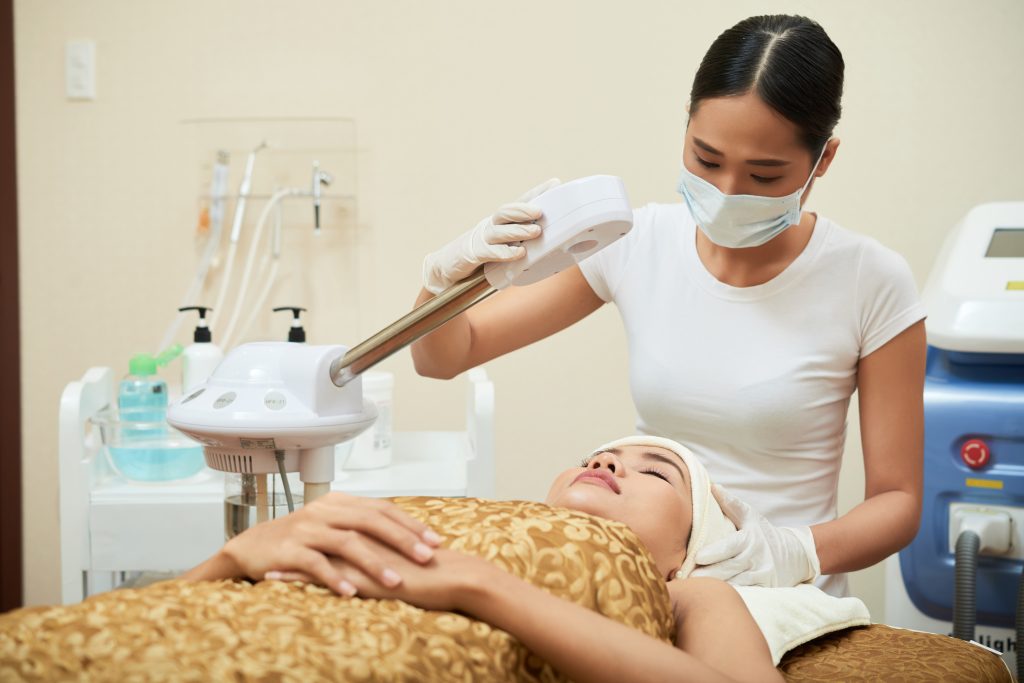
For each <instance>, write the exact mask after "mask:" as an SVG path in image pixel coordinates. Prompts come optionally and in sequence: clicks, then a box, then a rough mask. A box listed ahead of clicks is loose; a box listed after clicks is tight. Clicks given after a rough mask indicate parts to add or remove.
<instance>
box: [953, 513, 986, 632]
mask: <svg viewBox="0 0 1024 683" xmlns="http://www.w3.org/2000/svg"><path fill="white" fill-rule="evenodd" d="M980 547H981V539H980V538H979V537H978V534H976V533H974V532H973V531H961V532H960V535H959V536H957V537H956V565H955V572H956V578H955V581H956V589H955V591H954V592H953V636H954V637H956V638H959V639H960V640H974V625H975V621H976V619H977V617H978V614H977V612H978V609H977V594H976V591H975V588H976V585H975V584H976V582H977V579H978V549H979V548H980Z"/></svg>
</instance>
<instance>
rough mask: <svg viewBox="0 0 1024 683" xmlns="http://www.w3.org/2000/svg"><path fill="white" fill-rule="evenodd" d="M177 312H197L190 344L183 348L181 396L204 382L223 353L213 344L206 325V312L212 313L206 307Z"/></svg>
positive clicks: (189, 307)
mask: <svg viewBox="0 0 1024 683" xmlns="http://www.w3.org/2000/svg"><path fill="white" fill-rule="evenodd" d="M178 310H179V311H182V312H184V311H197V312H198V313H199V323H198V324H197V325H196V329H195V332H193V334H192V343H191V344H189V345H188V346H187V347H185V351H184V353H183V354H182V359H181V360H182V365H181V391H182V393H183V394H188V393H190V392H192V391H193V390H194V389H195V388H196V387H197V386H199V385H200V384H202V383H203V382H205V381H206V380H207V379H208V378H209V377H210V375H212V374H213V371H214V370H216V369H217V366H218V365H220V362H221V361H222V360H224V352H223V351H221V349H220V347H219V346H217V345H216V344H214V343H213V335H211V334H210V328H209V327H208V326H207V323H206V312H207V311H212V310H213V309H212V308H209V307H208V306H183V307H182V308H179V309H178Z"/></svg>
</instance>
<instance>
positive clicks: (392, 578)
mask: <svg viewBox="0 0 1024 683" xmlns="http://www.w3.org/2000/svg"><path fill="white" fill-rule="evenodd" d="M311 546H312V547H314V548H316V549H317V550H319V551H320V552H321V553H323V555H331V556H334V557H337V558H339V559H341V560H343V561H344V562H346V563H348V564H350V565H352V566H353V567H355V568H356V569H358V570H359V571H361V572H362V573H363V574H366V576H368V577H370V578H371V579H373V580H374V581H376V582H377V583H379V584H381V585H382V586H386V587H387V588H394V587H395V586H397V585H398V584H400V583H402V577H401V576H399V575H398V572H396V571H395V570H394V569H393V568H392V567H390V566H388V564H387V563H386V562H385V561H384V557H385V555H384V553H383V552H382V550H383V548H382V547H381V546H376V547H374V545H371V542H370V540H369V539H368V538H366V537H364V536H362V534H360V532H358V531H348V530H340V529H323V530H322V532H321V533H320V534H318V536H317V537H316V538H314V539H311ZM323 555H321V557H323ZM324 561H325V562H327V560H326V559H325V560H324ZM339 578H340V577H339ZM328 585H333V584H328Z"/></svg>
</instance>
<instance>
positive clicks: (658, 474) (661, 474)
mask: <svg viewBox="0 0 1024 683" xmlns="http://www.w3.org/2000/svg"><path fill="white" fill-rule="evenodd" d="M640 471H641V472H642V473H643V474H650V475H653V476H655V477H658V478H659V479H664V480H665V481H668V475H666V474H665V473H664V472H662V471H661V470H656V469H654V468H647V469H643V470H640Z"/></svg>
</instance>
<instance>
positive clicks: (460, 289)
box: [331, 268, 498, 387]
mask: <svg viewBox="0 0 1024 683" xmlns="http://www.w3.org/2000/svg"><path fill="white" fill-rule="evenodd" d="M496 291H498V290H497V289H495V288H494V286H493V285H491V283H489V282H488V281H487V277H486V276H485V275H484V271H483V268H480V269H478V270H477V271H476V272H475V273H474V274H473V275H471V276H470V277H468V278H466V279H465V280H462V281H461V282H457V283H455V284H454V285H452V286H451V287H449V288H448V289H446V290H444V291H443V292H441V293H440V294H438V295H437V296H436V297H434V298H433V299H430V300H429V301H425V302H423V303H422V304H420V305H419V306H417V307H416V308H415V309H413V310H412V311H410V312H409V313H407V314H405V315H404V316H402V317H401V318H399V319H398V320H396V321H395V322H393V323H391V324H390V325H388V326H387V327H385V328H384V329H383V330H381V331H380V332H378V333H377V334H375V335H373V336H372V337H370V338H369V339H367V340H366V341H364V342H362V343H360V344H357V345H356V346H354V347H352V348H351V349H349V351H348V353H346V354H345V355H344V356H342V357H340V358H337V359H335V361H334V362H333V363H331V381H333V382H334V384H335V385H337V386H339V387H343V386H345V385H346V384H348V383H349V382H350V381H352V380H353V379H355V378H356V377H357V376H358V375H361V374H362V373H364V372H366V371H367V370H369V369H370V368H372V367H373V366H374V365H377V364H378V363H380V362H381V361H383V360H384V359H385V358H387V357H389V356H391V355H392V354H394V353H396V352H398V351H401V350H402V349H404V348H405V347H406V346H408V345H409V344H412V343H413V342H414V341H416V340H417V339H420V338H421V337H425V336H426V335H428V334H430V333H431V332H433V331H434V330H436V329H437V328H438V327H440V326H441V325H444V324H445V323H446V322H448V321H449V320H451V319H452V318H454V317H455V316H457V315H459V314H460V313H462V312H463V311H465V310H466V309H468V308H470V307H471V306H475V305H476V304H478V303H480V302H481V301H483V300H484V299H486V298H487V297H489V296H490V295H492V294H494V293H495V292H496Z"/></svg>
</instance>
